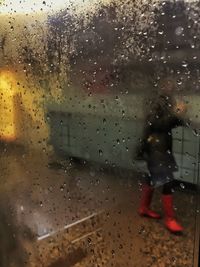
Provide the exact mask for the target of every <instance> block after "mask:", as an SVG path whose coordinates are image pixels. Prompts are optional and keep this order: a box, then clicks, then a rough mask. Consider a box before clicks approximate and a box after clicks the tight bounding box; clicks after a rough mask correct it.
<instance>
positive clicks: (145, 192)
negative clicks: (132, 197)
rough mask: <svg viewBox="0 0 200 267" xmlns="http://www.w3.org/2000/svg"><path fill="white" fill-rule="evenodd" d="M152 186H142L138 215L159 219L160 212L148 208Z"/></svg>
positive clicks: (152, 190)
mask: <svg viewBox="0 0 200 267" xmlns="http://www.w3.org/2000/svg"><path fill="white" fill-rule="evenodd" d="M153 192H154V188H153V187H151V186H149V185H147V184H145V185H143V188H142V198H141V202H140V208H139V211H138V212H139V214H140V216H147V217H150V218H153V219H160V218H161V216H160V214H158V213H156V212H155V211H153V210H151V209H150V204H151V200H152V196H153Z"/></svg>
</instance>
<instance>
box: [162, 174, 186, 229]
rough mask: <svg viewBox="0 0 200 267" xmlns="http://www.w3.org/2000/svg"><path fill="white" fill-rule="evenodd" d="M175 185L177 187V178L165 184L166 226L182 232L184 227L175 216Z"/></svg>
mask: <svg viewBox="0 0 200 267" xmlns="http://www.w3.org/2000/svg"><path fill="white" fill-rule="evenodd" d="M172 178H173V177H172ZM175 187H176V181H175V180H172V181H170V182H168V183H166V184H165V185H164V186H163V192H162V202H163V208H164V213H165V219H164V222H165V226H166V227H167V229H168V230H170V231H171V232H174V233H177V232H182V231H183V227H182V226H181V225H180V223H178V221H177V220H176V218H175V217H176V216H175V211H174V208H173V190H174V188H175Z"/></svg>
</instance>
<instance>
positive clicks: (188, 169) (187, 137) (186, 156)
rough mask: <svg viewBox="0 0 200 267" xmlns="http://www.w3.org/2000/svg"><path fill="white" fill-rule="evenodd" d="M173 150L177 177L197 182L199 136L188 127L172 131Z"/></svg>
mask: <svg viewBox="0 0 200 267" xmlns="http://www.w3.org/2000/svg"><path fill="white" fill-rule="evenodd" d="M173 150H174V154H175V157H176V160H177V163H178V166H179V171H178V172H177V173H175V177H176V178H177V179H180V180H183V181H187V182H191V183H197V174H198V173H197V172H198V152H199V137H198V136H196V135H195V133H194V132H193V131H192V129H190V128H185V127H178V128H177V129H175V130H174V131H173Z"/></svg>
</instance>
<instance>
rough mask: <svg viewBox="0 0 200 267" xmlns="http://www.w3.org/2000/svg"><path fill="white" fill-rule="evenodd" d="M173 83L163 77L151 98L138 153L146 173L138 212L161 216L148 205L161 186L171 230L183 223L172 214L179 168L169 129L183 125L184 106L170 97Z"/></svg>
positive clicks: (178, 230)
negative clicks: (156, 189)
mask: <svg viewBox="0 0 200 267" xmlns="http://www.w3.org/2000/svg"><path fill="white" fill-rule="evenodd" d="M174 88H175V87H174V83H173V81H172V80H171V79H165V80H164V81H163V82H162V84H161V85H160V87H159V88H158V89H159V90H158V92H157V93H156V96H155V98H154V99H153V100H151V101H150V111H149V113H148V114H147V116H146V123H145V130H144V137H143V139H142V144H141V150H140V156H141V155H142V156H143V158H144V159H145V161H146V162H147V166H148V171H149V174H146V177H145V183H144V185H143V188H142V197H141V202H140V207H139V214H140V215H141V216H147V217H150V218H155V219H159V218H160V217H161V216H160V215H159V214H158V213H156V212H155V211H153V210H152V209H151V208H150V204H151V200H152V196H153V192H154V188H155V187H157V186H161V185H162V186H163V191H162V203H163V209H164V214H165V215H164V216H165V218H164V222H165V226H166V227H167V229H168V230H170V231H171V232H174V233H177V232H182V231H183V227H182V226H181V224H180V223H178V221H177V219H176V218H175V211H174V209H173V189H174V187H175V186H176V181H175V180H174V176H173V172H175V171H177V170H178V167H177V164H176V161H175V158H174V156H173V153H172V129H173V128H175V127H178V126H181V125H184V121H183V115H184V114H185V112H186V107H185V105H184V103H183V102H180V103H177V102H176V101H175V99H174V98H173V91H174Z"/></svg>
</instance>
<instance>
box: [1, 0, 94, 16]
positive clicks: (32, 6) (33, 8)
mask: <svg viewBox="0 0 200 267" xmlns="http://www.w3.org/2000/svg"><path fill="white" fill-rule="evenodd" d="M85 2H88V3H89V2H90V3H91V2H92V1H91V0H90V1H89V0H86V1H84V0H35V1H32V0H21V1H20V0H12V1H11V0H4V1H0V3H2V4H0V14H8V13H26V14H28V13H33V12H48V11H56V10H59V9H62V8H65V7H66V6H69V5H71V4H83V3H85Z"/></svg>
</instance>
